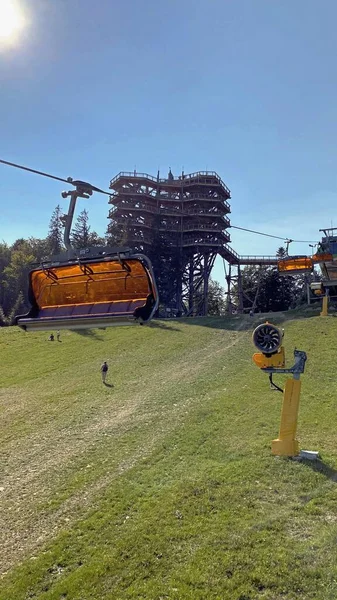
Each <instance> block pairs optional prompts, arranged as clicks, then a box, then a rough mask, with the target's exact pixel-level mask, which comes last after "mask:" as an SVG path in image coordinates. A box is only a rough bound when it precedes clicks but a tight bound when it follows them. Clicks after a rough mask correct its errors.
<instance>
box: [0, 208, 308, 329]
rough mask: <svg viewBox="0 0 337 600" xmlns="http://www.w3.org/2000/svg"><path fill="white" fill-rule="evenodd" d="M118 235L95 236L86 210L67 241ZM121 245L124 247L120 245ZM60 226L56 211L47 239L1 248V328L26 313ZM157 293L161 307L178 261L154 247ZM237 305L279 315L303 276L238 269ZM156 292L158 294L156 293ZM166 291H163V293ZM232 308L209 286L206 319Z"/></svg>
mask: <svg viewBox="0 0 337 600" xmlns="http://www.w3.org/2000/svg"><path fill="white" fill-rule="evenodd" d="M120 235H121V232H118V231H114V232H111V231H109V233H107V236H106V237H100V236H99V235H98V234H97V233H96V232H95V231H92V230H91V227H90V225H89V216H88V211H87V210H85V209H84V210H83V211H82V212H81V213H80V214H79V216H78V217H77V220H76V222H75V224H74V227H73V229H72V233H71V235H70V239H71V242H72V245H73V247H74V248H79V249H80V248H87V247H93V246H104V245H106V244H110V245H111V244H112V245H120V244H122V245H125V241H126V240H123V239H119V237H120ZM123 242H124V244H123ZM64 249H65V248H64V244H63V223H62V213H61V208H60V206H57V207H56V208H55V210H54V212H53V214H52V216H51V219H50V223H49V229H48V234H47V236H46V238H43V239H39V238H35V237H29V238H28V239H23V238H20V239H18V240H16V241H15V242H14V243H13V244H12V245H8V244H6V243H5V242H2V243H0V326H3V325H10V324H12V323H13V321H14V317H15V315H17V314H20V313H24V312H26V311H28V309H29V301H28V281H29V271H30V270H31V269H32V267H33V265H34V264H36V265H39V264H40V263H41V261H43V260H44V259H46V258H48V257H50V256H51V255H54V254H59V253H61V252H62V251H63V250H64ZM276 255H277V256H279V257H283V256H284V255H285V249H284V248H282V247H281V248H279V249H278V250H277V252H276ZM149 257H150V259H151V260H152V262H153V267H154V272H155V276H156V280H157V283H158V288H159V296H160V298H161V300H162V302H163V303H164V304H165V297H164V296H165V290H166V288H167V284H166V285H165V282H167V280H169V281H171V282H172V285H175V279H176V274H177V270H178V269H179V262H178V260H177V259H176V257H175V254H174V251H173V249H172V248H162V249H161V251H160V252H159V250H158V247H157V246H155V247H154V248H153V252H151V250H150V251H149ZM241 280H242V304H243V309H244V310H245V311H246V312H248V311H249V310H251V309H252V308H253V310H254V312H274V311H284V310H288V309H289V308H293V307H295V306H297V305H299V304H301V303H305V302H306V280H305V277H304V276H300V277H299V276H297V277H283V276H280V275H279V274H278V272H277V269H276V268H275V267H273V266H263V267H255V266H247V267H244V269H242V272H241ZM161 290H163V291H162V293H161ZM166 291H167V290H166ZM238 296H239V289H238V285H237V283H236V284H235V285H234V286H233V287H232V290H231V298H234V310H235V305H236V306H237V304H238ZM230 309H233V306H230V305H229V298H228V296H227V294H226V292H225V290H224V288H223V287H222V286H221V285H220V284H219V282H217V281H213V280H210V281H209V293H208V314H209V315H223V314H225V313H226V312H228V311H230Z"/></svg>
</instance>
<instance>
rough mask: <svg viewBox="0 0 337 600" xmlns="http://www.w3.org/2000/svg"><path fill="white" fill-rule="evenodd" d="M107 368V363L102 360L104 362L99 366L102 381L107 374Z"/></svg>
mask: <svg viewBox="0 0 337 600" xmlns="http://www.w3.org/2000/svg"><path fill="white" fill-rule="evenodd" d="M108 369H109V367H108V364H107V363H106V361H104V363H103V364H102V366H101V373H102V381H103V383H105V380H106V376H107V373H108Z"/></svg>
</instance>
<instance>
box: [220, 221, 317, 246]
mask: <svg viewBox="0 0 337 600" xmlns="http://www.w3.org/2000/svg"><path fill="white" fill-rule="evenodd" d="M230 227H232V228H233V229H241V230H242V231H248V232H249V233H256V234H257V235H265V236H266V237H271V238H275V239H276V240H283V241H285V239H288V238H284V237H280V236H279V235H272V234H271V233H262V232H261V231H254V230H253V229H246V228H245V227H238V226H237V225H230ZM291 241H292V242H296V243H300V244H317V241H315V242H314V241H313V240H291Z"/></svg>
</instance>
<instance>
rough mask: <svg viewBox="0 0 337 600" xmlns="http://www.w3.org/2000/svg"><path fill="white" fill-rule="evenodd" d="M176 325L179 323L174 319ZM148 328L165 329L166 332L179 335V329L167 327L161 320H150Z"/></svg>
mask: <svg viewBox="0 0 337 600" xmlns="http://www.w3.org/2000/svg"><path fill="white" fill-rule="evenodd" d="M174 320H175V321H176V322H177V323H179V321H180V320H179V319H174ZM148 327H154V328H158V329H167V330H168V331H178V332H179V333H181V331H180V329H178V327H172V325H168V324H167V321H166V320H163V319H159V320H158V321H157V320H152V321H151V323H149V325H148Z"/></svg>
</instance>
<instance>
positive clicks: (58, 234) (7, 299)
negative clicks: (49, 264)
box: [0, 206, 107, 326]
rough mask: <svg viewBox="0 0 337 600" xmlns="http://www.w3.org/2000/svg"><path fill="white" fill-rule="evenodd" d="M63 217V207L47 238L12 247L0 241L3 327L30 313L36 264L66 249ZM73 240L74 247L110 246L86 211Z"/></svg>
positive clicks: (54, 217)
mask: <svg viewBox="0 0 337 600" xmlns="http://www.w3.org/2000/svg"><path fill="white" fill-rule="evenodd" d="M61 217H62V212H61V207H60V206H57V207H56V208H55V210H54V212H53V214H52V216H51V219H50V223H49V229H48V235H47V237H46V238H43V239H39V238H35V237H29V238H28V239H24V238H20V239H18V240H16V241H15V242H14V243H13V244H12V245H8V244H6V242H0V326H1V325H11V324H12V323H13V321H14V317H15V315H17V314H20V313H24V312H26V311H28V309H29V301H28V279H29V277H28V276H29V271H31V269H32V268H33V265H34V264H36V265H38V264H40V263H41V261H43V260H44V259H46V258H48V257H50V256H51V255H53V254H59V253H60V252H62V251H63V250H64V249H65V248H64V245H63V223H62V218H61ZM70 239H71V242H72V244H73V246H74V247H75V248H87V247H88V246H102V245H105V244H106V243H107V242H106V239H105V238H102V237H100V236H99V235H98V234H97V233H96V232H95V231H92V230H91V227H90V225H89V215H88V211H87V210H85V209H84V210H83V211H82V212H81V213H80V214H79V215H78V217H77V220H76V222H75V224H74V227H73V230H72V233H71V236H70Z"/></svg>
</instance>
